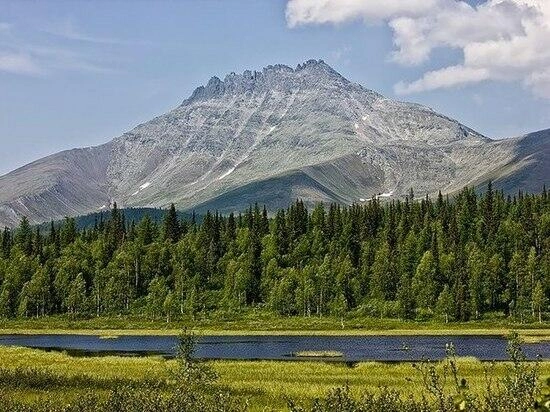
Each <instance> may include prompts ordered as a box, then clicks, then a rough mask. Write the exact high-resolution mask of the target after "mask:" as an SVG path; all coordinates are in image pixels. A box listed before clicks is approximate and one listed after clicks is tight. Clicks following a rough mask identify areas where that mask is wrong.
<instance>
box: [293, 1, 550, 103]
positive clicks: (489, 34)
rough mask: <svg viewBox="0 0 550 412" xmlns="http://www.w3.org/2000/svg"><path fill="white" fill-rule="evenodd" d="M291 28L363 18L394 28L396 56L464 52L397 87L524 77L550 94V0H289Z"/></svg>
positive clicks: (406, 60)
mask: <svg viewBox="0 0 550 412" xmlns="http://www.w3.org/2000/svg"><path fill="white" fill-rule="evenodd" d="M286 16H287V22H288V24H289V26H290V27H294V26H297V25H303V24H323V23H332V24H340V23H344V22H346V21H351V20H357V19H362V20H364V21H366V22H370V23H385V24H387V25H388V26H389V27H390V28H391V30H392V32H393V41H394V45H395V49H394V51H393V53H392V54H391V56H392V60H393V61H395V62H396V63H399V64H402V65H419V64H422V63H425V62H427V61H429V60H430V57H431V54H432V52H433V51H434V50H435V49H438V48H450V49H456V50H459V51H461V52H462V55H463V57H462V61H461V62H459V63H458V64H455V65H452V66H448V67H442V68H441V69H439V70H435V71H429V72H427V73H425V74H424V75H423V76H422V77H421V78H420V79H418V80H415V81H412V82H410V83H404V82H401V83H399V84H397V85H396V86H395V90H396V92H398V93H403V94H405V93H416V92H421V91H425V90H433V89H437V88H446V87H454V86H461V85H466V84H472V83H477V82H480V81H485V80H497V81H519V82H521V83H522V84H523V85H524V86H525V87H527V88H529V89H530V90H532V92H533V93H534V94H536V95H538V96H542V97H546V98H550V70H549V69H548V67H550V48H549V47H548V41H549V40H548V39H550V0H487V1H486V2H485V3H483V4H481V5H479V6H472V5H470V4H468V3H466V2H465V1H464V0H418V1H415V0H290V1H289V2H288V4H287V10H286Z"/></svg>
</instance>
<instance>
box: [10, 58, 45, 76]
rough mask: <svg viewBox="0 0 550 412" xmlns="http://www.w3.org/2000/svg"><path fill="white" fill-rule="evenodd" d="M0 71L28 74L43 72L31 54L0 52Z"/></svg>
mask: <svg viewBox="0 0 550 412" xmlns="http://www.w3.org/2000/svg"><path fill="white" fill-rule="evenodd" d="M0 71H3V72H9V73H16V74H27V75H37V74H41V73H42V70H41V69H40V67H39V66H38V65H37V64H36V63H35V62H34V61H33V59H32V58H31V57H30V56H28V55H24V54H14V53H0Z"/></svg>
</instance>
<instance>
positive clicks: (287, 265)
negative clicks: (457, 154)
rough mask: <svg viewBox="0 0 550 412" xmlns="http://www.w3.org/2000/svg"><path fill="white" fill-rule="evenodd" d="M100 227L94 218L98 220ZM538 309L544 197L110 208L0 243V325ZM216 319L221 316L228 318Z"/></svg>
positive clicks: (487, 314) (508, 314)
mask: <svg viewBox="0 0 550 412" xmlns="http://www.w3.org/2000/svg"><path fill="white" fill-rule="evenodd" d="M101 216H103V215H100V217H101ZM549 298H550V196H549V195H548V193H547V191H546V189H544V190H543V191H542V193H540V194H526V193H518V194H517V195H515V196H508V195H504V194H503V193H502V192H500V191H496V190H493V188H492V185H491V184H489V186H488V188H487V189H486V190H485V191H484V192H483V193H481V194H480V193H477V192H476V191H475V190H474V189H473V188H465V189H463V190H462V191H461V192H460V193H458V194H456V196H453V197H448V196H442V195H441V194H440V195H439V196H437V197H436V198H435V199H431V198H428V197H425V198H420V199H417V198H416V197H415V196H414V193H413V191H412V190H411V192H410V194H409V195H408V196H407V197H405V198H404V199H400V200H393V201H383V200H379V199H377V198H373V199H371V200H369V201H367V202H363V203H362V204H354V205H351V206H341V205H336V204H333V205H330V206H323V205H321V204H319V205H317V206H315V207H314V208H313V209H311V210H308V209H307V208H306V206H305V205H304V203H303V202H302V201H300V200H297V201H296V202H295V203H294V204H292V205H291V206H290V207H289V208H288V209H285V210H278V211H276V212H274V213H272V214H268V212H267V210H266V209H265V207H261V206H258V205H255V206H251V207H250V208H249V209H248V210H246V211H244V212H243V213H240V214H233V213H232V214H229V215H226V216H223V215H221V214H219V213H212V212H208V213H206V214H205V215H203V216H201V218H200V222H199V219H198V218H196V217H195V216H191V217H189V218H185V219H181V218H180V216H179V215H178V214H177V212H176V210H175V207H174V205H172V206H171V208H170V209H169V210H167V211H166V213H165V216H163V217H162V219H161V220H160V221H157V220H155V219H152V218H151V217H149V216H148V215H145V217H143V218H142V219H140V220H138V221H136V220H130V219H128V218H127V217H125V214H124V211H123V210H120V209H118V208H117V206H116V204H115V205H114V207H113V208H112V210H111V213H110V214H109V217H108V218H107V219H105V220H103V219H102V218H99V219H97V218H96V220H95V223H94V224H93V225H91V226H89V227H86V228H82V229H79V228H78V227H77V224H76V221H75V219H73V218H67V219H65V221H64V222H62V224H60V225H57V224H54V223H52V224H51V225H49V228H47V229H44V227H43V226H41V227H36V226H32V225H30V224H29V221H28V220H27V219H25V218H23V219H22V221H21V223H20V225H19V227H17V228H16V229H13V230H10V229H8V228H6V229H5V230H4V231H3V233H2V235H1V245H0V316H1V317H4V318H13V317H21V318H25V317H42V316H49V315H56V314H63V315H65V314H66V315H68V316H69V317H74V318H86V317H96V316H114V315H124V314H127V315H135V316H142V317H143V318H147V319H149V318H150V319H164V320H166V321H169V322H170V321H174V320H181V319H184V320H189V321H192V320H195V319H197V318H205V317H208V316H210V315H211V314H213V313H215V314H220V313H223V314H226V315H228V314H229V315H231V314H233V315H238V314H239V313H245V312H246V311H248V310H250V308H254V309H255V310H260V311H266V312H270V313H275V314H278V315H280V316H282V317H286V316H300V317H326V316H332V317H337V318H339V319H340V318H342V319H344V318H345V317H347V318H350V317H354V316H366V317H378V318H399V319H411V320H412V319H415V320H428V319H431V320H435V321H440V322H442V323H443V322H453V321H469V320H479V319H493V318H494V319H496V318H511V319H514V320H515V321H519V322H542V321H544V319H545V318H546V315H547V312H548V302H549ZM229 315H228V316H229Z"/></svg>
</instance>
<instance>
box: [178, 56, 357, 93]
mask: <svg viewBox="0 0 550 412" xmlns="http://www.w3.org/2000/svg"><path fill="white" fill-rule="evenodd" d="M346 83H350V82H349V81H348V80H347V79H345V78H344V77H343V76H342V75H340V73H338V72H337V71H336V70H334V69H333V68H332V67H330V66H329V65H328V64H326V63H325V62H324V61H323V60H314V59H311V60H308V61H306V62H305V63H302V64H298V65H297V66H296V68H294V69H293V68H292V67H290V66H287V65H284V64H275V65H269V66H267V67H264V68H263V69H262V70H261V71H256V70H245V71H244V72H243V73H242V74H237V73H234V72H232V73H229V74H228V75H226V76H225V78H224V80H221V79H220V78H219V77H217V76H213V77H212V78H210V80H209V81H208V83H207V84H206V85H205V86H199V87H197V88H196V89H195V91H194V92H193V93H192V95H191V97H190V98H189V99H186V100H185V101H184V102H183V104H188V103H190V102H193V101H198V100H206V99H210V98H215V97H219V96H221V95H223V94H225V93H228V94H240V93H247V92H250V91H252V90H254V89H256V88H259V89H262V90H282V91H291V90H292V89H293V88H297V87H315V86H325V87H326V86H327V85H331V86H332V87H338V86H341V85H342V84H346Z"/></svg>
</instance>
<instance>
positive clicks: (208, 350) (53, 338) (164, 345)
mask: <svg viewBox="0 0 550 412" xmlns="http://www.w3.org/2000/svg"><path fill="white" fill-rule="evenodd" d="M451 342H452V343H453V344H454V345H455V347H456V351H457V354H458V355H459V356H474V357H476V358H478V359H480V360H506V359H507V355H506V340H505V339H504V338H502V337H500V336H202V337H200V338H199V341H198V344H197V348H196V356H197V357H200V358H207V359H242V360H253V359H266V360H268V359H270V360H293V359H294V360H296V359H300V358H299V357H296V356H293V354H295V353H296V352H300V351H336V352H340V353H341V354H342V355H343V356H342V357H339V358H335V359H333V360H341V361H347V362H357V361H368V360H374V361H386V362H397V361H414V360H416V361H418V360H421V359H432V360H436V359H441V358H443V357H444V356H445V346H446V344H448V343H451ZM176 343H177V337H175V336H120V337H116V338H114V339H112V338H111V339H102V338H101V337H99V336H90V335H0V345H10V346H26V347H31V348H39V349H46V350H58V351H67V352H68V353H69V354H72V355H80V356H99V355H108V354H117V355H125V356H143V355H161V356H167V357H170V356H173V355H174V353H175V346H176ZM523 348H524V351H525V353H526V355H527V357H528V358H531V359H535V358H536V357H537V356H540V357H541V358H543V359H550V342H541V343H534V344H525V345H524V346H523ZM325 360H326V359H325Z"/></svg>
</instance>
